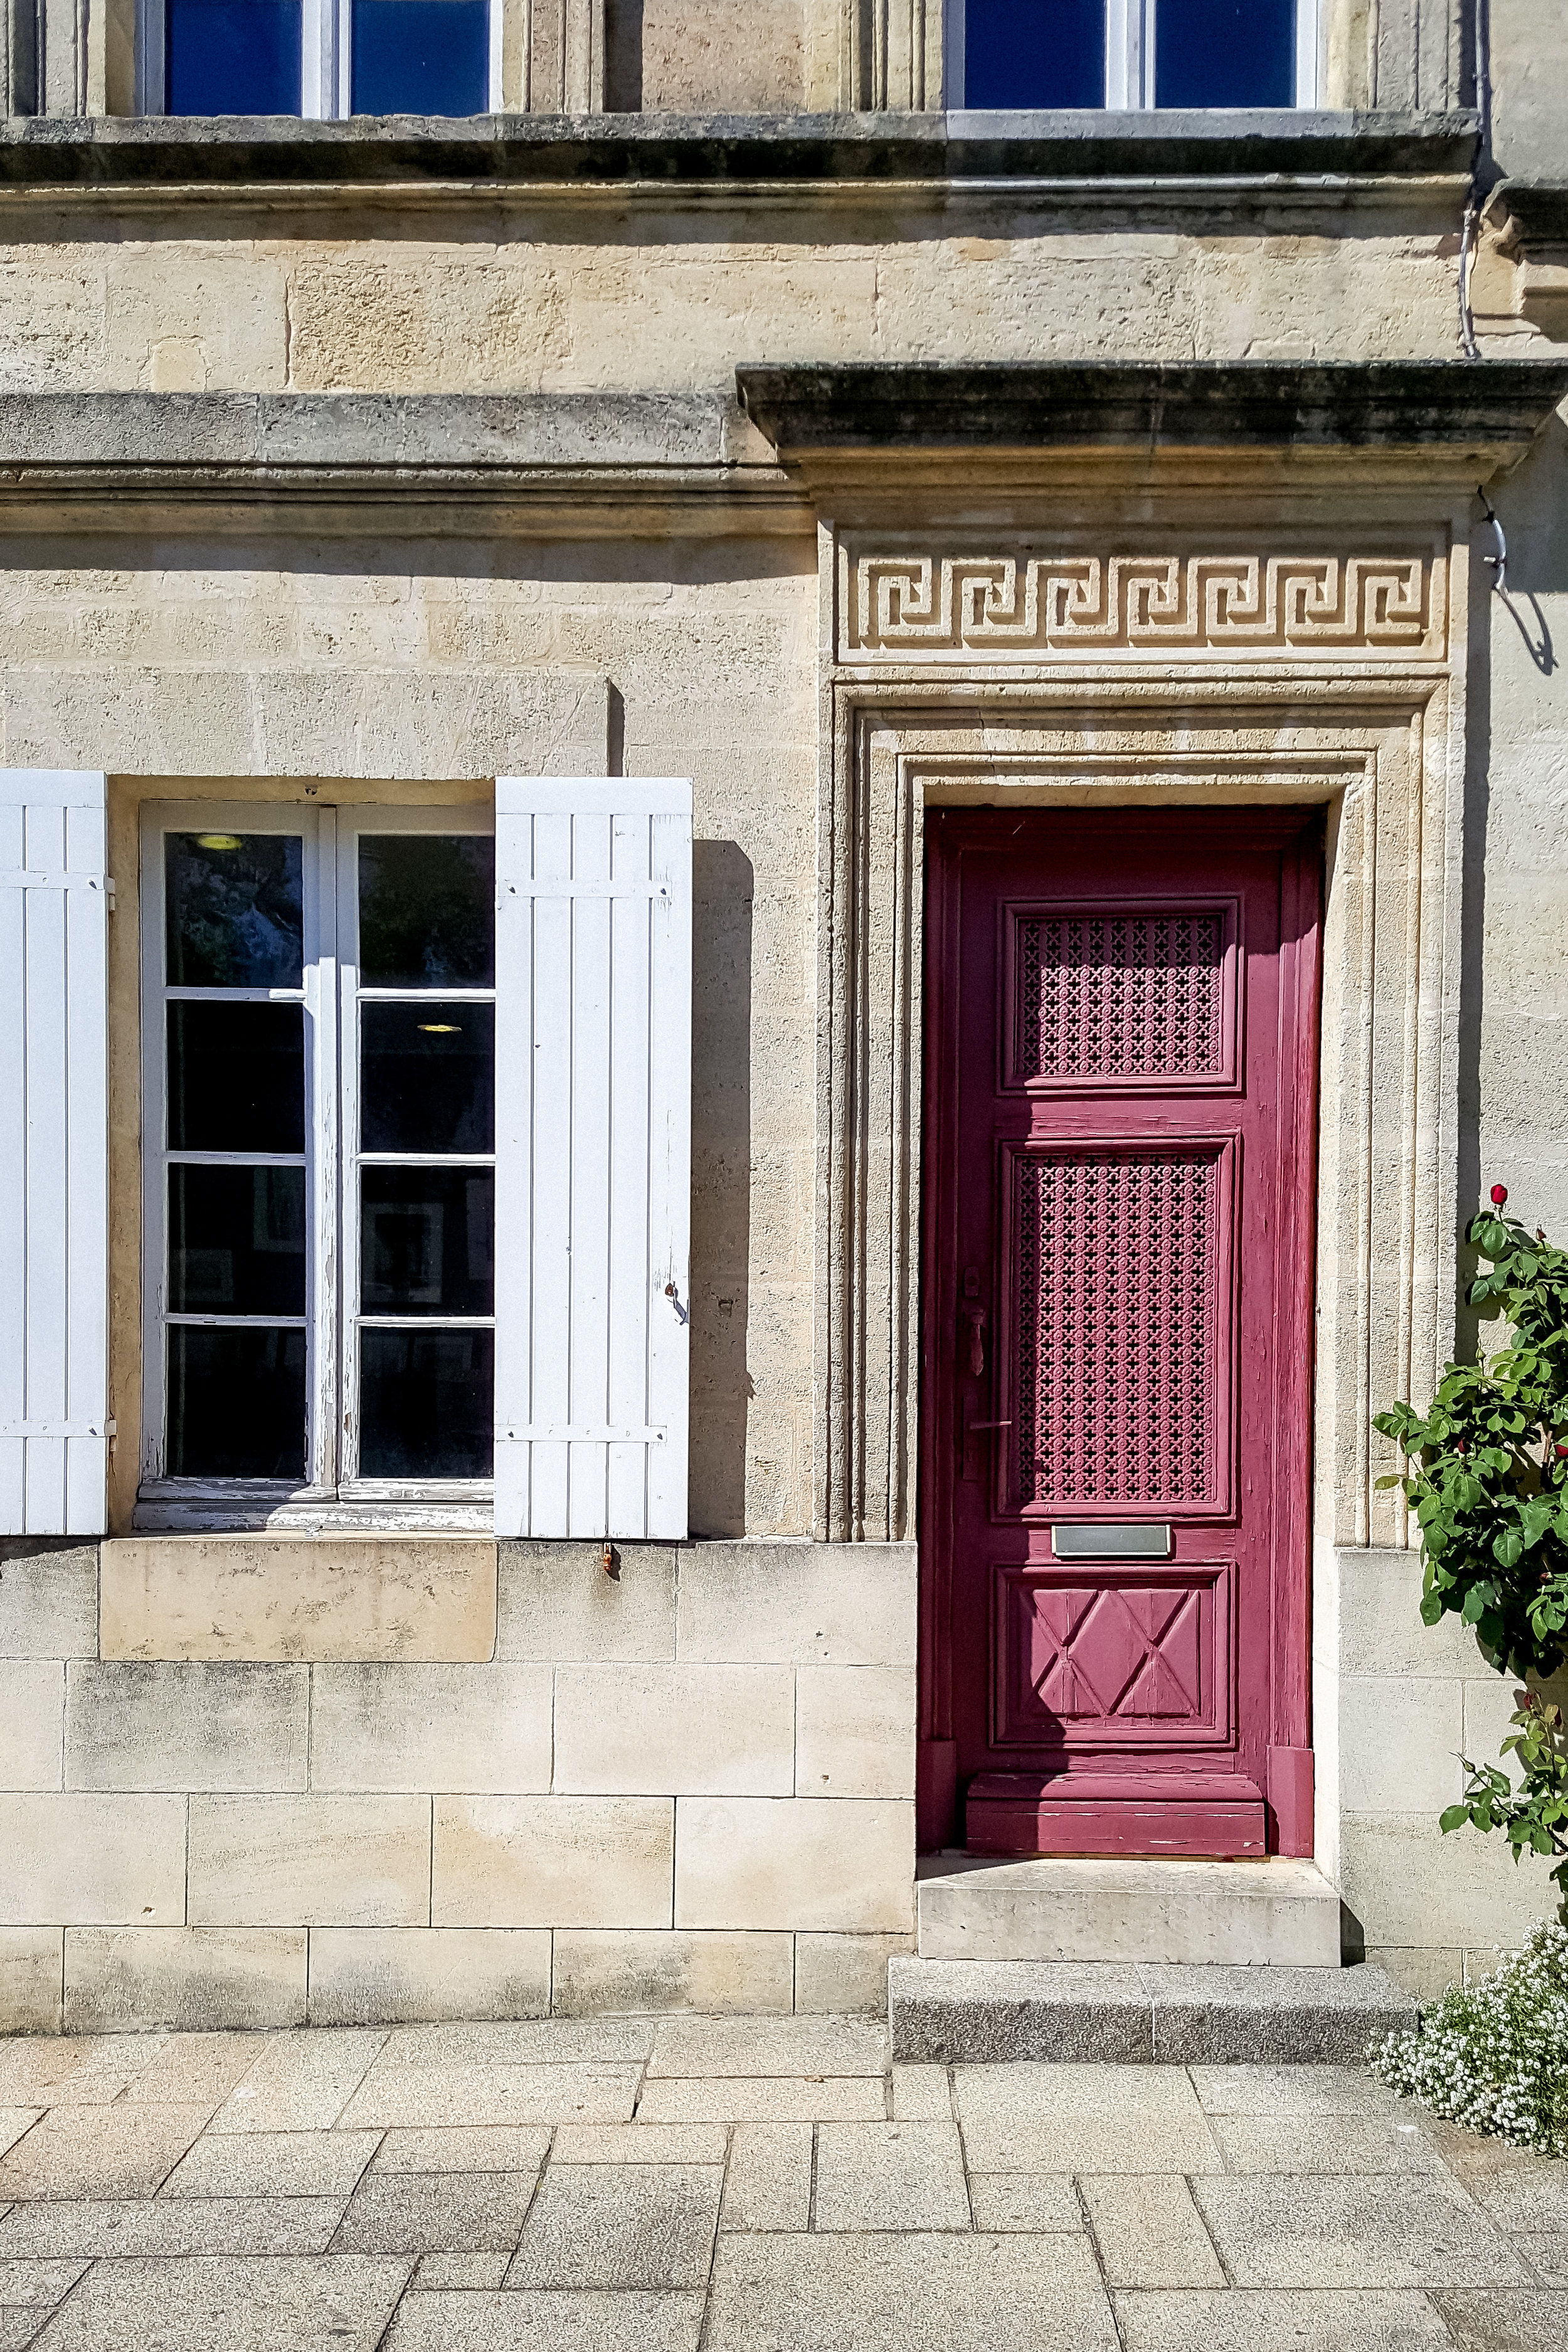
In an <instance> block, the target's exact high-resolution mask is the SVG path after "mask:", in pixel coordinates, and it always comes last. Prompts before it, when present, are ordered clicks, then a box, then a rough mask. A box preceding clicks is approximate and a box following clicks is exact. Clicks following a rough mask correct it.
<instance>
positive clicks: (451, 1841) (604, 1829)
mask: <svg viewBox="0 0 1568 2352" xmlns="http://www.w3.org/2000/svg"><path fill="white" fill-rule="evenodd" d="M674 1833H675V1807H674V1804H673V1803H672V1801H670V1799H668V1797H437V1800H436V1818H435V1840H436V1847H435V1864H434V1870H433V1874H432V1876H431V1880H430V1893H429V1901H430V1906H431V1910H432V1913H433V1916H434V1919H435V1923H436V1924H437V1926H438V1927H668V1926H669V1924H670V1918H669V1912H670V1879H671V1865H672V1859H673V1857H672V1847H673V1843H674ZM703 1924H707V1923H703ZM712 1924H714V1925H716V1926H724V1925H726V1924H727V1922H725V1921H722V1920H720V1921H715V1922H714V1923H712ZM747 1924H748V1925H750V1924H752V1923H751V1922H748V1923H747Z"/></svg>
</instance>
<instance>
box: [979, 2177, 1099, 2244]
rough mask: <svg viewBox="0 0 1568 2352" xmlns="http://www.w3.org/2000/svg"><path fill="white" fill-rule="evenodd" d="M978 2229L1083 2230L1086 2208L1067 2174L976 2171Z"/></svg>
mask: <svg viewBox="0 0 1568 2352" xmlns="http://www.w3.org/2000/svg"><path fill="white" fill-rule="evenodd" d="M969 2201H970V2204H971V2206H972V2208H973V2213H974V2226H975V2228H976V2229H977V2230H1005V2231H1030V2230H1081V2229H1082V2228H1083V2208H1082V2206H1081V2205H1080V2204H1079V2201H1078V2192H1077V2190H1076V2189H1074V2187H1073V2185H1072V2181H1071V2179H1069V2178H1068V2175H1067V2174H1066V2173H1065V2172H972V2173H971V2174H970V2176H969Z"/></svg>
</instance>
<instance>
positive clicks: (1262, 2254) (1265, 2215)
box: [1193, 2174, 1530, 2287]
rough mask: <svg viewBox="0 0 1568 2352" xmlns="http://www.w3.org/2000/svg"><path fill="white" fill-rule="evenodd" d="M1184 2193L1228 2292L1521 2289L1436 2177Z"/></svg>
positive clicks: (1449, 2185) (1479, 2226) (1507, 2263)
mask: <svg viewBox="0 0 1568 2352" xmlns="http://www.w3.org/2000/svg"><path fill="white" fill-rule="evenodd" d="M1193 2193H1194V2196H1195V2197H1196V2199H1197V2201H1198V2208H1199V2210H1200V2211H1201V2212H1202V2214H1203V2217H1204V2220H1205V2222H1206V2223H1207V2225H1208V2231H1209V2235H1210V2236H1211V2237H1212V2238H1213V2240H1214V2242H1215V2246H1216V2247H1217V2248H1218V2250H1219V2252H1220V2255H1221V2258H1222V2259H1223V2261H1224V2263H1225V2265H1226V2269H1227V2271H1228V2272H1229V2273H1230V2275H1231V2277H1232V2278H1233V2279H1234V2280H1235V2282H1236V2284H1237V2286H1263V2287H1439V2286H1467V2287H1509V2286H1524V2285H1528V2284H1530V2281H1529V2279H1528V2278H1527V2276H1526V2273H1525V2270H1524V2265H1523V2263H1521V2261H1520V2259H1519V2256H1518V2255H1517V2254H1516V2253H1515V2252H1514V2251H1513V2249H1512V2247H1511V2246H1510V2244H1509V2242H1508V2240H1507V2239H1506V2238H1505V2237H1504V2236H1503V2235H1502V2233H1501V2231H1499V2230H1498V2229H1496V2228H1495V2227H1494V2226H1493V2224H1492V2223H1491V2222H1490V2221H1488V2220H1487V2219H1486V2218H1485V2216H1484V2215H1482V2214H1481V2213H1479V2211H1478V2210H1477V2209H1476V2207H1475V2206H1474V2205H1473V2204H1472V2203H1471V2201H1470V2200H1469V2199H1468V2197H1467V2196H1466V2194H1465V2192H1464V2190H1463V2189H1461V2188H1460V2187H1459V2185H1458V2182H1457V2181H1453V2180H1449V2179H1442V2178H1440V2177H1434V2176H1431V2175H1427V2174H1423V2175H1422V2176H1421V2177H1420V2178H1419V2179H1411V2178H1409V2177H1408V2176H1393V2177H1388V2176H1385V2177H1383V2178H1377V2179H1369V2178H1364V2177H1363V2178H1362V2179H1322V2178H1296V2177H1292V2178H1289V2179H1278V2178H1276V2179H1269V2178H1267V2177H1262V2176H1258V2175H1252V2176H1250V2177H1238V2176H1230V2177H1226V2176H1222V2177H1220V2178H1219V2179H1207V2178H1205V2179H1199V2180H1195V2181H1194V2186H1193Z"/></svg>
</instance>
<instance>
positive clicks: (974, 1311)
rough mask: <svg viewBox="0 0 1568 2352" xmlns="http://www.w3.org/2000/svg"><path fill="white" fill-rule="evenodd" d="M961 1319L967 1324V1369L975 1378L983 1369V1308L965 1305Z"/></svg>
mask: <svg viewBox="0 0 1568 2352" xmlns="http://www.w3.org/2000/svg"><path fill="white" fill-rule="evenodd" d="M963 1319H964V1321H965V1322H966V1323H967V1324H968V1326H969V1369H970V1371H971V1373H972V1374H973V1377H974V1379H975V1380H979V1378H980V1377H981V1375H982V1373H983V1372H984V1370H985V1309H984V1307H965V1308H964V1310H963Z"/></svg>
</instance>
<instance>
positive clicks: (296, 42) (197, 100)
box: [163, 0, 300, 114]
mask: <svg viewBox="0 0 1568 2352" xmlns="http://www.w3.org/2000/svg"><path fill="white" fill-rule="evenodd" d="M168 10H169V13H168V15H167V16H166V17H165V18H164V20H163V22H164V36H163V37H164V60H165V62H164V71H165V75H166V77H167V84H166V89H167V96H166V104H167V107H168V110H169V112H170V113H171V114H298V113H299V111H300V0H168Z"/></svg>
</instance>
